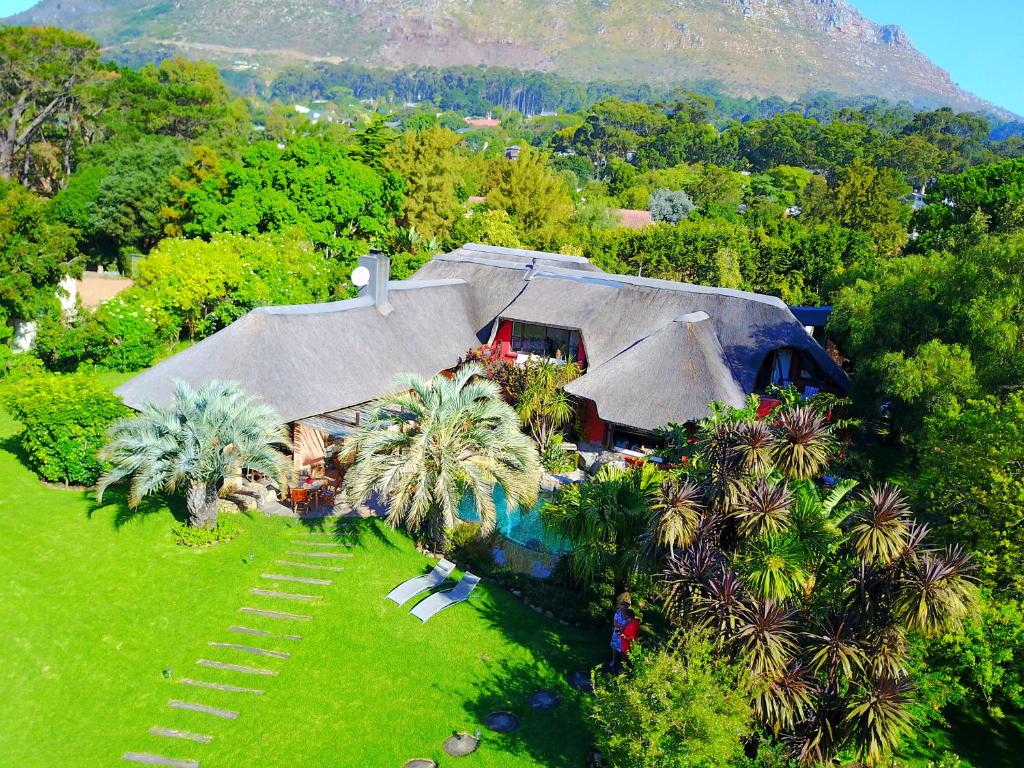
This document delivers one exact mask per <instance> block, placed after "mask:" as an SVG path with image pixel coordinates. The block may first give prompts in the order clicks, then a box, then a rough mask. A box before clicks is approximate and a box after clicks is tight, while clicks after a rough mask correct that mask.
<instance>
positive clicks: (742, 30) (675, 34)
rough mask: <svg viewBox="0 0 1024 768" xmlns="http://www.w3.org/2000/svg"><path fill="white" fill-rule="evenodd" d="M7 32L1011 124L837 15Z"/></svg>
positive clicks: (507, 18) (719, 9) (72, 6)
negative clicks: (947, 112) (680, 88)
mask: <svg viewBox="0 0 1024 768" xmlns="http://www.w3.org/2000/svg"><path fill="white" fill-rule="evenodd" d="M8 22H9V23H14V24H32V25H55V26H61V27H67V28H73V29H77V30H80V31H82V32H85V33H87V34H89V35H91V36H93V37H95V38H96V39H98V40H99V41H100V42H101V43H102V44H103V45H104V46H106V47H107V48H108V50H109V52H110V53H111V54H112V55H114V56H116V57H119V58H125V59H129V60H138V59H139V58H140V57H145V56H147V55H151V54H153V55H156V54H159V55H167V54H168V53H172V52H175V51H178V52H182V53H184V54H186V55H189V56H194V57H202V58H206V59H210V60H212V61H215V62H217V63H219V64H220V65H222V66H225V67H231V66H235V67H239V68H247V69H251V68H253V65H259V66H260V67H261V68H262V70H263V71H266V70H269V71H270V72H273V71H275V70H276V69H279V68H280V67H282V66H284V65H287V64H294V63H299V62H303V61H330V62H335V63H337V62H342V61H349V62H353V63H357V64H363V65H370V66H387V67H401V66H403V65H410V64H419V65H436V66H450V65H455V64H488V65H500V66H508V67H515V68H519V69H524V70H542V71H557V72H559V73H560V74H562V75H564V76H566V77H570V78H574V79H578V80H613V81H634V82H651V83H655V84H659V85H666V84H672V83H676V82H682V83H694V82H700V81H705V82H713V83H718V84H720V85H721V87H722V88H723V89H724V90H727V91H728V92H730V93H734V94H736V95H741V96H752V95H756V96H770V95H778V96H782V97H785V98H796V97H799V96H802V95H804V94H805V93H807V92H810V91H825V90H828V91H835V92H837V93H839V94H841V95H848V96H853V95H876V96H883V97H886V98H889V99H893V100H899V99H906V100H908V101H911V102H912V103H914V104H915V105H917V106H921V107H933V106H937V105H950V106H953V107H956V108H959V109H968V110H983V111H986V112H992V113H994V114H998V115H1000V116H1002V117H1008V116H1009V113H1007V112H1006V111H1005V110H1001V109H999V108H997V107H995V106H994V105H992V104H990V103H988V102H986V101H984V100H982V99H980V98H979V97H977V96H974V95H973V94H971V93H968V92H967V91H965V90H963V89H961V88H959V87H958V86H957V85H956V84H955V83H953V81H952V80H951V79H950V76H949V74H948V73H947V72H945V71H944V70H942V69H941V68H939V67H938V66H936V65H935V64H933V63H932V62H931V61H930V60H929V59H928V58H927V57H926V56H924V55H923V54H922V53H920V52H919V51H918V50H917V49H916V48H914V46H913V44H912V43H911V41H910V39H909V38H908V37H907V35H906V34H905V33H904V32H903V31H902V30H901V29H900V28H899V27H897V26H895V25H879V24H876V23H874V22H872V21H869V20H868V19H866V18H864V17H863V16H862V15H861V14H860V13H859V12H858V11H857V10H856V9H855V8H854V7H853V6H851V5H850V3H849V2H847V0H188V1H187V2H181V1H179V2H152V1H149V2H147V1H145V0H42V2H40V3H38V4H37V5H36V6H34V7H33V8H31V9H29V10H28V11H25V12H24V13H21V14H19V15H17V16H13V17H11V18H10V19H8Z"/></svg>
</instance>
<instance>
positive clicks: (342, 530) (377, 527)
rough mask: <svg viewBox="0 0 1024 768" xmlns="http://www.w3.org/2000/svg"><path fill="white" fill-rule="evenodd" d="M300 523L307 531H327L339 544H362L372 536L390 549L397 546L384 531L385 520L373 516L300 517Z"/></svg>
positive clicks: (350, 545)
mask: <svg viewBox="0 0 1024 768" xmlns="http://www.w3.org/2000/svg"><path fill="white" fill-rule="evenodd" d="M299 524H300V525H301V526H302V528H303V529H304V530H305V531H306V532H307V533H325V534H327V535H329V536H330V537H331V538H332V539H334V540H335V541H336V542H338V543H339V544H344V545H345V546H349V547H352V546H362V544H363V541H364V539H365V538H366V537H367V536H372V537H373V538H375V539H377V541H379V542H380V543H381V544H383V545H384V546H386V547H388V548H389V549H395V548H396V547H395V543H394V542H393V541H391V539H389V538H388V536H387V534H386V533H385V532H384V529H383V526H384V525H385V523H384V521H382V520H378V519H377V518H373V517H366V518H352V517H342V518H316V517H300V518H299Z"/></svg>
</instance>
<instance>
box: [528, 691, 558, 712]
mask: <svg viewBox="0 0 1024 768" xmlns="http://www.w3.org/2000/svg"><path fill="white" fill-rule="evenodd" d="M561 703H562V697H561V696H559V695H558V694H557V693H555V692H554V691H549V690H547V689H546V688H541V689H539V690H536V691H534V692H533V694H532V695H531V696H530V708H531V709H536V710H537V711H539V712H544V711H546V710H549V709H554V708H555V707H557V706H558V705H559V704H561Z"/></svg>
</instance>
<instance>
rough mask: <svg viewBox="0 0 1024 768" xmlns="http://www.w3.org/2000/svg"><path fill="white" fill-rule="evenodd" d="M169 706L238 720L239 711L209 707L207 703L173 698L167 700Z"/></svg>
mask: <svg viewBox="0 0 1024 768" xmlns="http://www.w3.org/2000/svg"><path fill="white" fill-rule="evenodd" d="M167 706H168V707H170V708H171V709H187V710H188V711H189V712H202V713H204V714H207V715H213V716H214V717H223V718H224V719H225V720H237V719H238V713H237V712H235V711H234V710H230V709H217V708H216V707H208V706H206V705H205V704H193V703H192V702H191V701H178V700H177V699H171V700H170V701H168V702H167Z"/></svg>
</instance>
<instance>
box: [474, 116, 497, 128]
mask: <svg viewBox="0 0 1024 768" xmlns="http://www.w3.org/2000/svg"><path fill="white" fill-rule="evenodd" d="M466 125H468V126H469V127H470V128H497V127H498V126H499V125H501V120H496V119H495V118H493V117H467V118H466Z"/></svg>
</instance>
